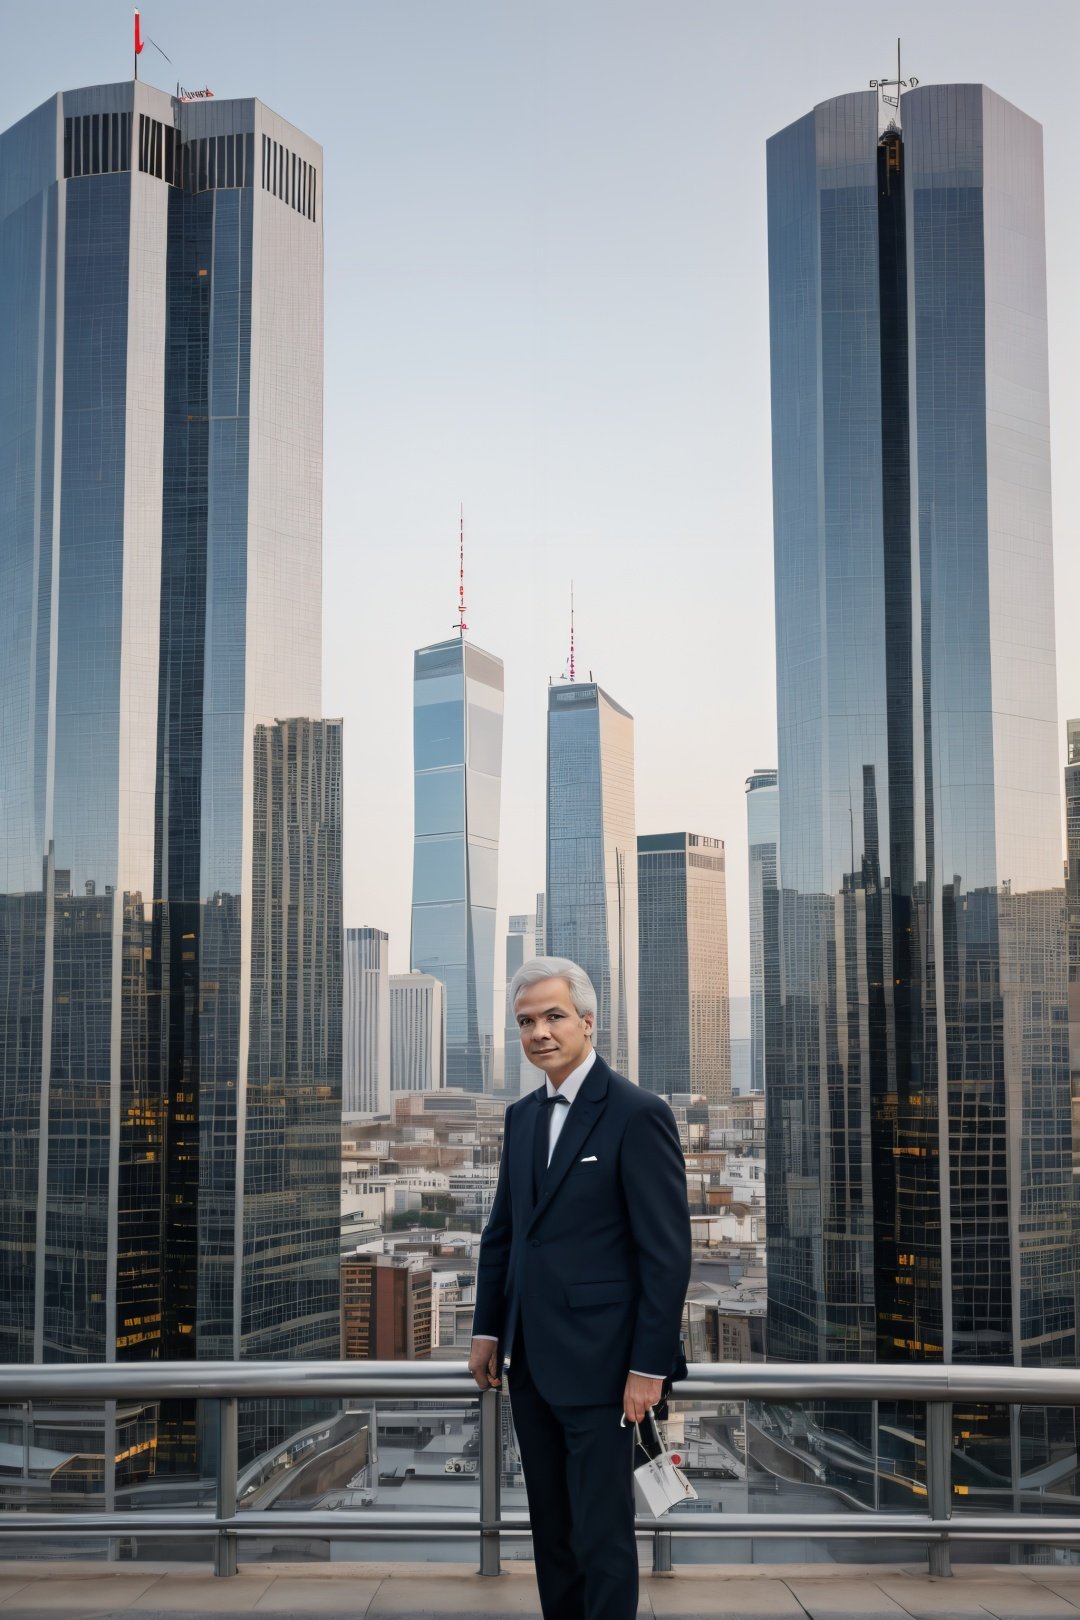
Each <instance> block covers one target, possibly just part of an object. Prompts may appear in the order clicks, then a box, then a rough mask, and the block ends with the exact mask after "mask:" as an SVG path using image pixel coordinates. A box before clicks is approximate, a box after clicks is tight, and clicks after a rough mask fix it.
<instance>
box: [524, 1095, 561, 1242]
mask: <svg viewBox="0 0 1080 1620" xmlns="http://www.w3.org/2000/svg"><path fill="white" fill-rule="evenodd" d="M546 1096H547V1084H546V1082H545V1084H544V1085H542V1086H538V1087H537V1089H536V1090H535V1091H534V1092H533V1093H532V1103H531V1106H530V1107H529V1111H528V1115H527V1117H526V1121H525V1129H524V1130H523V1131H522V1133H521V1135H522V1148H523V1149H524V1152H523V1154H522V1160H521V1164H520V1166H519V1168H518V1172H517V1173H518V1178H519V1182H520V1185H521V1190H522V1192H523V1194H524V1201H525V1204H526V1207H527V1208H528V1211H529V1220H531V1219H532V1210H533V1200H534V1192H533V1154H534V1152H535V1149H536V1133H537V1131H538V1130H539V1128H540V1124H541V1122H542V1120H543V1119H544V1110H543V1108H542V1107H541V1104H542V1103H543V1101H544V1098H545V1097H546ZM570 1112H571V1113H573V1112H574V1110H573V1109H572V1108H571V1110H570ZM567 1124H569V1120H568V1121H567Z"/></svg>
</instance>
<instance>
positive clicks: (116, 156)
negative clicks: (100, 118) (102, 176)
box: [109, 113, 125, 174]
mask: <svg viewBox="0 0 1080 1620" xmlns="http://www.w3.org/2000/svg"><path fill="white" fill-rule="evenodd" d="M109 123H110V125H111V130H110V134H111V137H112V153H111V156H112V172H113V174H119V172H120V170H121V169H123V168H124V167H125V164H124V154H123V150H122V148H121V146H120V114H119V113H110V114H109Z"/></svg>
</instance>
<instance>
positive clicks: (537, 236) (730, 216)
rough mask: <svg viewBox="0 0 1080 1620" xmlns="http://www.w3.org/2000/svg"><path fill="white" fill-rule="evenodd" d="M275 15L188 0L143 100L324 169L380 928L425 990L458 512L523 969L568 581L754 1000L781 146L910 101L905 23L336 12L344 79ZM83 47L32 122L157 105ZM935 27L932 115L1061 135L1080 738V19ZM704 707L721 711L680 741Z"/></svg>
mask: <svg viewBox="0 0 1080 1620" xmlns="http://www.w3.org/2000/svg"><path fill="white" fill-rule="evenodd" d="M260 16H261V19H262V21H261V25H260V27H259V28H257V29H253V28H252V27H251V26H250V14H249V12H248V11H247V9H246V8H243V7H236V8H227V9H226V10H224V11H223V10H222V9H221V8H220V7H212V6H210V5H209V4H208V3H206V0H193V4H192V5H191V6H190V7H188V8H186V9H185V12H184V23H183V27H182V28H181V27H180V26H179V23H178V18H177V16H176V14H170V13H169V12H168V10H167V9H166V8H164V7H163V6H160V5H155V4H151V5H150V7H149V9H147V7H145V6H144V7H143V25H144V29H145V31H146V32H147V33H148V34H150V35H151V36H152V37H153V38H154V39H155V40H157V41H158V42H159V43H160V44H161V45H162V47H163V48H164V49H165V50H166V51H167V52H168V53H169V55H170V56H171V57H172V58H173V61H174V64H175V72H174V71H173V70H171V69H170V68H169V67H168V66H166V65H165V64H164V63H162V62H161V61H160V59H157V60H156V61H155V60H151V58H152V56H153V53H152V51H151V50H149V49H148V50H147V51H146V52H145V53H144V56H143V58H142V59H141V60H140V73H141V74H142V75H143V76H144V77H145V78H146V79H147V80H148V81H149V80H154V79H157V81H158V82H160V83H161V84H162V85H163V86H165V87H166V88H171V87H172V83H173V80H174V79H175V78H177V77H179V78H180V79H181V80H183V82H185V83H197V84H209V86H210V87H211V88H212V89H214V90H215V92H216V94H217V96H218V97H224V96H228V95H233V94H241V93H245V92H249V91H253V90H254V91H257V92H258V93H259V94H260V96H261V97H262V98H263V99H264V101H265V102H266V103H267V104H268V105H270V106H272V107H277V108H280V109H282V110H283V111H284V112H285V113H286V114H287V115H288V116H289V117H290V118H291V119H292V120H293V121H294V122H296V123H298V124H299V125H300V126H301V127H304V128H307V129H309V130H311V131H312V133H313V134H314V135H315V136H317V137H318V138H319V139H320V141H321V142H322V144H323V146H324V148H325V150H326V152H327V154H328V156H327V165H328V167H327V176H326V184H327V185H328V186H329V187H330V189H331V190H332V192H333V199H332V200H333V207H332V209H331V211H330V216H329V218H328V225H327V230H328V237H327V249H326V251H327V260H326V262H327V333H328V336H329V337H330V342H329V343H328V353H327V392H326V419H327V420H326V455H327V476H326V541H325V575H324V577H325V592H326V608H325V620H326V623H325V636H324V643H325V668H324V675H325V681H324V691H325V712H327V713H331V714H341V715H343V716H344V718H345V721H346V737H347V738H348V737H353V738H356V737H359V736H361V735H363V737H364V738H365V747H364V748H363V749H360V748H359V747H358V746H356V745H355V744H353V745H349V744H347V745H346V750H345V773H346V782H345V803H346V809H347V816H348V825H347V827H346V918H347V921H348V922H349V923H351V924H361V923H364V924H371V925H373V926H377V927H380V928H382V929H384V930H385V931H387V932H388V933H389V934H390V936H391V952H392V967H393V968H394V970H395V971H397V970H401V969H404V968H406V967H407V966H408V959H407V958H408V943H407V942H408V915H409V904H410V893H409V889H410V851H409V828H408V826H407V825H406V823H407V820H408V818H409V816H410V814H411V812H410V808H409V798H410V788H411V782H410V761H409V737H408V730H409V709H410V700H411V663H410V659H411V653H412V650H413V648H415V647H417V646H420V645H422V644H424V643H425V642H427V641H436V640H438V639H439V638H440V636H443V635H447V634H449V631H450V625H451V623H452V621H453V618H454V612H453V607H454V593H455V587H456V527H457V523H456V520H457V511H458V503H459V501H462V500H463V501H464V503H465V511H466V521H467V530H468V534H469V556H468V558H467V567H468V570H469V605H470V610H471V611H470V624H471V625H472V626H473V633H474V634H475V635H476V637H477V639H478V640H479V642H480V643H481V644H482V645H490V646H493V647H497V648H499V649H500V650H501V651H502V652H503V654H504V657H505V659H506V666H507V667H506V679H507V691H506V712H507V735H506V756H505V764H504V806H503V815H504V837H503V844H502V850H501V862H502V881H501V884H500V905H499V916H498V919H497V925H496V937H497V938H499V937H501V935H502V934H503V933H504V931H505V927H506V918H507V916H508V915H509V914H510V913H512V912H513V913H517V912H524V911H527V910H528V909H529V907H530V905H531V897H532V895H533V894H534V893H535V892H536V891H537V890H539V889H540V888H542V887H543V865H542V860H543V747H544V744H543V734H544V724H545V707H546V683H547V678H548V676H549V675H558V673H559V672H560V671H561V670H562V667H563V664H564V660H565V656H566V640H567V630H568V625H567V618H568V613H567V603H568V597H569V585H570V581H571V580H573V581H574V582H575V589H576V596H577V605H578V632H579V648H580V659H581V664H582V667H583V668H586V669H587V668H589V667H592V668H593V669H594V670H595V671H596V673H597V674H598V675H601V676H602V679H603V680H604V682H605V683H606V684H607V685H608V687H609V688H610V690H612V691H614V692H617V693H618V694H619V697H620V701H622V702H623V703H624V704H625V705H626V707H627V708H628V709H630V710H631V711H632V712H633V713H634V715H635V717H636V719H637V730H638V738H637V742H638V752H639V773H638V774H639V786H638V797H639V802H638V824H639V828H640V830H641V831H643V832H652V831H662V830H663V829H664V828H665V827H668V826H679V825H694V826H703V827H709V828H713V829H715V831H716V834H717V835H718V836H720V837H723V838H724V839H725V840H726V843H727V848H728V854H729V870H728V883H729V912H730V920H731V941H730V946H731V970H732V972H731V989H732V994H733V995H740V994H747V993H748V978H749V976H748V941H747V937H746V929H745V926H744V924H743V921H742V919H743V918H744V917H745V915H746V892H747V891H746V882H747V879H746V854H745V845H744V840H743V838H742V835H741V832H742V826H743V817H744V815H745V809H744V805H743V802H742V800H743V792H742V784H743V781H744V779H745V777H746V775H747V774H748V772H749V771H750V770H752V769H753V768H754V766H756V765H757V764H759V763H760V764H773V763H775V757H776V754H775V725H774V716H773V647H772V643H773V632H772V573H771V570H772V562H771V514H770V509H769V473H768V452H769V446H768V397H767V396H768V355H767V322H766V307H765V287H764V281H765V276H764V267H765V210H764V200H763V192H764V183H763V182H764V158H763V152H764V144H765V140H766V138H767V137H768V136H769V135H770V134H771V133H772V132H773V131H774V130H775V129H778V128H780V127H782V125H783V124H784V122H785V120H786V119H787V118H788V116H789V114H790V109H791V108H792V107H793V106H801V105H803V104H804V103H807V104H808V103H809V102H810V101H813V100H824V99H827V98H828V97H829V96H831V95H834V94H837V93H840V92H843V91H850V90H859V89H863V88H865V87H866V84H867V83H868V81H869V79H870V78H871V77H875V76H878V75H881V74H882V73H886V72H891V71H892V66H891V65H892V64H894V63H895V36H894V34H893V33H892V32H891V29H892V26H893V25H892V24H891V23H888V24H887V23H886V22H885V21H884V19H883V18H882V16H881V14H880V13H875V12H874V11H873V10H872V8H859V7H853V6H849V5H845V6H837V5H832V6H829V5H826V6H824V7H821V8H817V9H816V10H815V11H813V12H812V13H811V12H808V11H806V9H805V8H802V7H798V6H796V5H779V4H772V5H765V6H762V7H760V8H757V9H756V10H755V11H754V12H753V13H750V14H747V15H740V16H739V17H738V18H732V17H731V15H730V14H729V13H728V12H726V10H725V11H722V10H721V8H718V7H716V6H715V5H712V4H706V3H698V0H687V3H686V4H685V5H682V6H680V8H679V11H678V16H677V19H673V18H672V17H671V16H670V15H660V13H659V12H657V10H656V8H655V7H652V6H648V5H645V4H636V3H635V0H623V3H621V4H619V6H618V7H615V6H612V5H608V4H603V3H594V4H590V5H587V6H584V7H581V6H569V5H566V4H562V3H560V0H552V3H551V4H550V5H548V6H545V7H544V8H542V10H541V9H540V8H537V9H536V10H535V11H533V13H532V14H531V15H530V14H529V12H528V8H513V9H512V11H508V9H507V8H506V7H505V6H502V5H494V4H492V5H485V4H481V3H479V0H473V3H470V4H466V5H461V6H458V7H455V8H437V7H433V6H430V5H421V4H417V3H412V0H405V3H403V4H402V5H401V6H396V7H394V8H385V7H380V6H376V5H374V4H363V3H361V4H358V5H357V6H354V7H349V8H344V7H335V6H333V5H331V6H330V7H329V8H328V10H327V11H326V12H325V13H324V16H325V19H326V23H327V28H328V29H330V30H332V32H333V36H334V39H335V48H334V50H333V51H326V50H319V49H317V48H316V47H315V46H314V45H312V48H311V50H310V51H309V52H307V53H304V52H297V51H294V50H292V49H287V48H286V45H285V42H286V41H288V40H291V39H292V38H293V34H292V31H291V29H290V27H289V19H290V17H291V13H290V12H289V10H288V8H287V7H286V6H284V5H282V4H276V3H273V0H272V3H270V4H269V5H268V6H267V7H266V8H264V10H263V11H262V12H261V13H260ZM50 20H51V27H50V39H49V49H48V51H47V52H44V51H42V50H41V42H40V38H39V35H38V30H37V29H36V28H35V27H34V14H33V13H32V12H19V11H16V12H14V13H13V14H12V15H11V16H10V17H9V18H8V19H7V33H6V35H5V44H6V49H5V53H4V60H3V63H0V90H2V91H3V105H4V106H5V107H6V108H7V109H8V111H9V119H10V120H11V121H14V120H15V119H16V118H18V117H19V116H20V115H21V114H22V113H24V112H29V111H30V110H31V109H32V108H33V107H34V106H36V105H38V104H39V103H40V102H41V101H43V100H44V99H45V98H46V97H47V96H48V95H50V94H51V93H52V92H53V91H54V90H55V89H56V87H57V85H58V84H63V85H65V86H76V85H80V84H93V83H99V82H110V81H112V80H115V79H118V78H121V77H124V76H126V75H128V74H129V73H130V60H131V58H130V14H129V12H127V11H123V10H121V11H117V12H115V13H114V14H113V15H112V17H111V20H110V19H108V18H106V19H104V20H103V18H102V17H101V16H100V15H98V14H97V13H93V12H87V11H86V10H85V9H84V8H80V7H79V6H77V5H76V4H74V3H73V0H58V3H57V5H56V6H54V7H53V8H52V9H51V11H50ZM903 30H904V42H903V48H904V61H905V64H906V65H908V66H910V70H911V71H913V72H914V73H916V74H918V75H919V76H920V78H921V79H922V81H923V83H931V82H934V81H940V82H952V81H962V82H970V81H981V82H985V83H987V84H988V85H990V86H991V87H992V88H993V89H994V90H996V91H997V92H998V93H999V94H1002V95H1004V96H1005V97H1007V99H1009V100H1010V101H1012V102H1014V103H1015V104H1017V105H1021V106H1023V107H1024V108H1025V109H1026V110H1027V111H1028V112H1029V113H1030V114H1032V115H1033V116H1035V117H1037V118H1038V119H1039V120H1040V122H1042V124H1043V126H1044V130H1045V148H1046V160H1047V198H1048V217H1047V225H1048V257H1049V270H1050V273H1049V290H1050V325H1051V333H1052V336H1053V345H1052V352H1051V390H1052V397H1053V402H1054V416H1053V450H1054V467H1053V472H1054V504H1055V522H1056V527H1057V531H1058V535H1059V540H1060V541H1061V542H1062V543H1061V544H1059V547H1058V557H1057V562H1056V568H1057V575H1058V590H1057V599H1058V621H1059V636H1058V644H1059V667H1060V671H1061V680H1060V693H1061V704H1062V716H1064V715H1066V714H1073V713H1077V712H1080V647H1077V646H1076V645H1075V638H1071V637H1069V636H1068V635H1067V634H1066V633H1065V632H1066V630H1067V628H1068V625H1067V618H1066V612H1067V609H1066V604H1067V603H1069V602H1070V601H1071V600H1074V599H1075V598H1076V596H1077V594H1078V593H1080V548H1077V547H1075V546H1073V545H1070V544H1068V543H1067V542H1068V541H1069V538H1070V536H1071V535H1072V534H1075V533H1077V532H1078V531H1080V468H1076V467H1074V465H1073V462H1074V461H1075V458H1073V457H1071V456H1070V455H1069V453H1068V451H1069V446H1070V445H1071V444H1072V443H1074V442H1076V441H1077V440H1078V439H1080V373H1078V372H1077V369H1076V367H1075V366H1074V364H1073V362H1072V357H1073V355H1074V354H1075V352H1076V336H1077V321H1078V314H1077V312H1076V310H1075V308H1074V307H1073V302H1072V297H1071V283H1072V278H1073V270H1072V266H1073V265H1074V264H1075V262H1076V259H1077V257H1078V254H1080V240H1078V235H1077V232H1078V222H1077V221H1076V220H1075V219H1074V218H1073V214H1072V211H1071V210H1069V209H1067V208H1063V207H1062V206H1061V205H1060V203H1059V202H1056V201H1055V199H1056V198H1062V197H1065V196H1067V195H1068V189H1069V184H1070V180H1069V163H1070V154H1071V150H1072V143H1073V134H1072V122H1073V116H1072V106H1071V97H1070V95H1069V93H1068V88H1067V86H1066V85H1065V84H1064V83H1062V82H1061V80H1060V77H1059V76H1058V75H1057V74H1056V73H1052V72H1051V71H1050V68H1051V67H1052V66H1053V65H1056V64H1057V63H1058V62H1060V61H1064V60H1069V59H1071V57H1072V56H1073V55H1074V54H1075V51H1076V47H1077V45H1078V43H1080V17H1078V15H1077V13H1076V8H1074V7H1065V6H1062V5H1060V4H1040V3H1039V0H1035V3H1034V4H1033V5H1032V6H1031V7H1030V8H1028V9H1027V10H1026V11H1025V29H1024V34H1023V37H1022V39H1021V38H1018V34H1017V29H1016V24H1015V13H1014V10H1013V9H1012V8H1010V7H1007V6H1005V5H1004V4H997V5H994V4H991V5H975V4H954V5H951V6H946V7H941V6H934V5H931V4H928V3H919V4H914V5H911V6H909V7H907V8H905V14H904V21H903ZM777 38H780V39H782V40H783V41H784V44H785V49H784V50H783V51H777V49H776V40H777ZM418 40H422V41H423V49H421V50H418V49H417V41H418ZM159 68H160V70H161V72H160V74H158V71H157V70H158V69H159ZM643 108H648V109H649V116H647V117H643V116H642V109H643ZM388 155H389V156H388ZM598 195H602V196H603V198H604V207H603V209H597V206H596V198H597V196H598ZM671 559H677V560H678V566H677V567H674V568H671V569H669V568H668V567H667V566H666V564H667V562H668V561H669V560H671ZM688 577H692V578H693V581H694V588H693V590H687V588H686V580H687V578H688ZM522 580H524V581H525V582H526V583H527V585H528V592H527V595H525V596H523V595H522V590H521V583H520V582H521V581H522ZM369 623H373V628H371V629H361V626H365V625H368V624H369ZM519 628H520V633H518V631H519ZM511 631H512V632H513V633H514V639H513V643H511V640H510V635H509V632H511ZM673 691H678V692H680V693H681V692H684V691H687V692H691V693H692V694H693V699H692V702H689V703H686V704H685V705H684V704H683V702H682V699H681V697H680V699H679V703H678V705H677V711H676V712H675V713H674V714H673V712H672V703H671V694H672V692H673ZM732 693H737V694H738V699H739V700H738V702H732V701H731V697H730V694H732ZM1061 734H1062V737H1063V736H1064V732H1063V731H1062V733H1061ZM695 736H696V737H699V738H700V737H707V738H708V746H707V748H703V749H699V748H698V747H697V746H696V745H695ZM372 759H375V760H377V761H378V766H379V775H380V780H381V781H383V782H385V783H386V784H387V786H386V788H385V792H384V793H383V794H381V795H380V796H379V802H378V803H375V802H372V798H371V795H370V776H369V774H368V772H369V762H370V760H372ZM1062 764H1064V744H1062ZM388 852H392V854H389V855H388Z"/></svg>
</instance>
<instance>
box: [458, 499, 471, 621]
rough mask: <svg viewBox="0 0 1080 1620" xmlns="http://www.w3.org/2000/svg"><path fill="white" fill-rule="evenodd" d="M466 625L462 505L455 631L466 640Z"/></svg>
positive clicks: (459, 527)
mask: <svg viewBox="0 0 1080 1620" xmlns="http://www.w3.org/2000/svg"><path fill="white" fill-rule="evenodd" d="M468 628H469V627H468V625H467V624H466V623H465V505H464V502H463V503H462V505H461V508H460V511H459V513H458V618H457V624H455V625H454V629H455V630H456V631H457V633H458V635H459V636H460V637H461V639H462V641H464V640H465V632H466V630H467V629H468Z"/></svg>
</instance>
